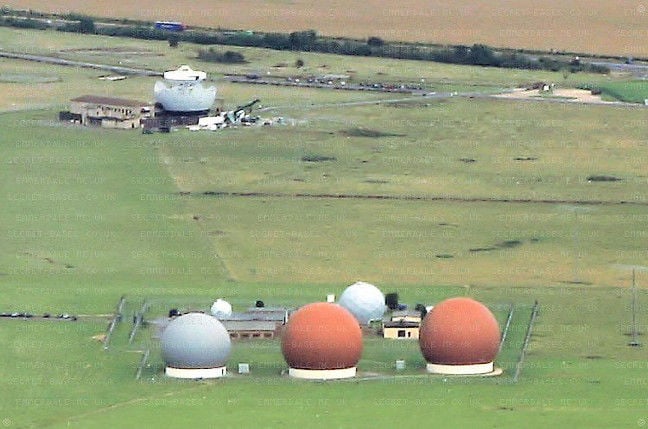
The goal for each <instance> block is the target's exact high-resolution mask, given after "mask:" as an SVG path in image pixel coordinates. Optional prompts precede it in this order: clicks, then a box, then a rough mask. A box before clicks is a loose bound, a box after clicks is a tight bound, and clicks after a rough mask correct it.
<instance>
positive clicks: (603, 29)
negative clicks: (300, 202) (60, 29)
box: [5, 0, 648, 57]
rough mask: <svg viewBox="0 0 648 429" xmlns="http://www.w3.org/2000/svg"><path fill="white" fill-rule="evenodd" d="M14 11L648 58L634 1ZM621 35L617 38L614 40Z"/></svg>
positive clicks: (374, 0) (73, 6)
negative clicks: (309, 30)
mask: <svg viewBox="0 0 648 429" xmlns="http://www.w3.org/2000/svg"><path fill="white" fill-rule="evenodd" d="M5 4H7V5H8V6H10V7H12V8H23V9H29V8H31V9H34V10H46V11H50V12H58V13H68V12H79V13H87V14H91V15H96V16H105V17H116V18H126V17H128V18H133V19H145V20H151V21H155V20H165V19H166V20H178V21H183V22H185V23H188V24H191V25H200V26H208V27H220V28H230V29H242V30H248V29H250V30H263V31H281V32H290V31H296V30H307V29H315V30H318V31H319V32H320V33H321V34H325V35H331V36H344V37H356V38H366V37H369V36H379V37H382V38H384V39H386V40H396V41H398V40H403V41H414V42H429V43H441V44H464V45H472V44H473V43H485V44H488V45H491V46H496V47H510V48H525V49H541V50H550V49H556V50H564V51H571V52H581V53H592V54H612V55H633V56H643V57H645V56H648V48H647V47H646V45H645V43H643V40H644V39H645V36H646V32H645V26H644V25H643V23H644V21H645V18H646V14H647V13H648V10H646V7H645V5H643V4H641V3H638V2H636V1H632V0H622V1H618V2H614V3H600V2H596V3H595V2H592V1H591V0H577V1H572V2H569V3H566V2H561V1H558V0H550V1H548V2H544V3H543V4H542V5H541V6H540V5H538V4H537V3H535V2H532V1H523V2H516V3H515V4H512V3H511V2H506V1H503V0H500V1H495V2H489V3H479V2H474V1H460V2H457V1H448V0H444V1H434V2H427V1H421V0H419V1H415V2H408V3H407V4H405V5H403V4H385V3H384V2H381V1H379V0H370V1H363V2H359V1H352V2H349V1H341V0H336V1H333V2H326V3H318V2H314V1H312V0H299V1H291V2H283V1H282V2H278V1H263V2H259V1H253V0H245V1H236V2H235V1H221V2H219V3H218V7H213V6H214V4H213V2H210V1H206V0H198V1H197V2H194V3H193V6H192V7H191V8H187V7H185V6H184V5H183V4H180V3H177V2H171V1H162V2H159V1H156V2H153V1H150V0H146V1H142V2H140V3H138V8H136V9H133V8H132V5H131V4H130V3H128V2H123V1H120V2H115V3H110V4H106V3H105V2H102V1H99V0H89V1H69V0H68V1H60V0H58V1H52V2H49V3H47V4H43V2H41V1H37V0H7V1H6V2H5ZM611 35H613V37H611Z"/></svg>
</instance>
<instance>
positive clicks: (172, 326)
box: [160, 313, 232, 369]
mask: <svg viewBox="0 0 648 429" xmlns="http://www.w3.org/2000/svg"><path fill="white" fill-rule="evenodd" d="M160 341H161V346H162V357H163V358H164V361H165V362H166V364H167V366H168V367H172V368H182V369H198V368H216V367H222V366H225V363H226V362H227V359H228V358H229V355H230V352H231V348H232V344H231V341H230V337H229V334H228V333H227V330H226V329H225V327H224V326H223V324H222V323H221V322H219V321H218V320H217V319H216V318H214V317H212V316H209V315H207V314H203V313H187V314H184V315H182V316H180V317H178V318H176V319H174V320H173V321H171V323H169V325H168V326H167V327H166V328H165V329H164V332H162V337H161V338H160Z"/></svg>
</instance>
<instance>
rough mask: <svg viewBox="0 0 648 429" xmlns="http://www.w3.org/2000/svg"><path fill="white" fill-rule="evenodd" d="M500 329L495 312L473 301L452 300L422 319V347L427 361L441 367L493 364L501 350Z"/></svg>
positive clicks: (444, 302)
mask: <svg viewBox="0 0 648 429" xmlns="http://www.w3.org/2000/svg"><path fill="white" fill-rule="evenodd" d="M499 342H500V329H499V325H498V323H497V320H496V319H495V316H493V313H491V311H490V310H489V309H488V308H487V307H486V306H485V305H483V304H481V303H480V302H477V301H475V300H473V299H470V298H463V297H461V298H451V299H447V300H445V301H443V302H441V303H440V304H438V305H436V306H435V307H434V308H433V309H432V311H430V313H428V314H427V315H426V317H425V319H423V322H422V324H421V330H420V334H419V345H420V347H421V352H422V353H423V356H424V357H425V360H426V361H427V362H428V363H431V364H440V365H476V364H486V363H491V362H493V360H494V359H495V356H496V355H497V352H498V349H499Z"/></svg>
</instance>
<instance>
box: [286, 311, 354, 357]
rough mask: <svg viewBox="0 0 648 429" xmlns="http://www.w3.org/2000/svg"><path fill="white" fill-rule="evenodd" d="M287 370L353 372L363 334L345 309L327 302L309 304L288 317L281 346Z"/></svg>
mask: <svg viewBox="0 0 648 429" xmlns="http://www.w3.org/2000/svg"><path fill="white" fill-rule="evenodd" d="M281 350H282V352H283V355H284V358H285V359H286V362H287V363H288V365H289V366H290V368H294V369H303V370H336V369H343V368H355V366H356V365H357V363H358V361H359V360H360V356H361V355H362V331H361V330H360V325H359V324H358V321H357V320H356V319H355V317H353V315H352V314H351V313H350V312H349V311H348V310H346V309H345V308H343V307H341V306H339V305H337V304H331V303H326V302H318V303H313V304H308V305H305V306H303V307H301V308H300V309H299V310H297V311H296V312H295V313H294V314H292V315H291V317H290V320H289V321H288V324H287V325H286V330H285V332H284V334H283V339H282V343H281Z"/></svg>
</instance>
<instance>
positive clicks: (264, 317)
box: [220, 310, 286, 323]
mask: <svg viewBox="0 0 648 429" xmlns="http://www.w3.org/2000/svg"><path fill="white" fill-rule="evenodd" d="M235 320H236V321H243V320H247V321H251V320H257V321H271V322H281V323H284V322H285V321H286V311H285V310H283V311H246V312H245V313H232V314H230V315H229V316H226V317H222V318H221V319H220V321H221V322H223V323H224V322H226V321H235Z"/></svg>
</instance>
